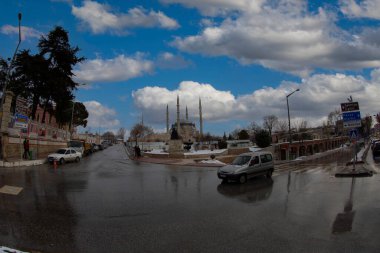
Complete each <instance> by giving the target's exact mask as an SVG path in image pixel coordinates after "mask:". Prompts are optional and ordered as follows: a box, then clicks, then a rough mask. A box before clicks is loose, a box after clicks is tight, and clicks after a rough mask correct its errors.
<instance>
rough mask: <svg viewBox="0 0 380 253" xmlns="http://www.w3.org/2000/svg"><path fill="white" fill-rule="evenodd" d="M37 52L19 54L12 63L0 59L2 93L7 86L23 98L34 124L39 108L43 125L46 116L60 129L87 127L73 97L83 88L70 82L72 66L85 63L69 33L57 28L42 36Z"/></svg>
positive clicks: (83, 110) (80, 105) (84, 112)
mask: <svg viewBox="0 0 380 253" xmlns="http://www.w3.org/2000/svg"><path fill="white" fill-rule="evenodd" d="M37 48H38V52H37V53H36V54H33V53H32V52H31V51H30V50H29V49H24V50H21V51H20V52H18V53H17V54H16V57H15V60H14V61H13V62H9V61H7V60H5V59H4V58H1V57H0V88H1V89H2V90H3V88H4V85H5V84H6V83H7V84H8V85H7V90H10V91H12V92H14V94H16V95H17V96H21V97H23V98H25V99H26V100H27V103H28V106H29V108H30V113H29V115H28V116H29V117H30V118H31V119H33V120H35V119H36V112H37V108H38V107H41V108H43V117H42V120H41V122H42V123H45V122H47V119H46V112H48V113H49V114H50V115H54V116H55V118H56V122H57V123H58V125H59V127H62V126H63V125H66V124H68V123H71V124H73V125H74V126H79V125H81V126H83V127H86V125H87V118H88V112H87V110H86V107H85V106H84V104H83V103H80V102H75V96H74V91H75V90H76V89H77V88H78V87H79V86H80V85H84V84H80V83H77V82H75V81H74V80H73V77H74V74H73V68H74V66H75V65H76V64H78V63H80V62H82V61H84V60H85V58H84V57H80V56H78V53H79V51H80V50H79V48H78V47H77V46H71V45H70V41H69V35H68V32H67V31H66V30H64V29H63V28H62V27H60V26H57V27H55V28H54V29H53V30H52V31H50V32H49V33H48V34H47V35H46V36H44V35H42V36H41V37H40V39H39V42H38V45H37ZM15 101H16V99H14V101H13V104H12V107H13V108H14V107H15Z"/></svg>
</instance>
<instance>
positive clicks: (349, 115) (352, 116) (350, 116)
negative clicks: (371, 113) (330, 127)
mask: <svg viewBox="0 0 380 253" xmlns="http://www.w3.org/2000/svg"><path fill="white" fill-rule="evenodd" d="M360 119H361V117H360V111H354V112H344V113H343V121H355V120H360Z"/></svg>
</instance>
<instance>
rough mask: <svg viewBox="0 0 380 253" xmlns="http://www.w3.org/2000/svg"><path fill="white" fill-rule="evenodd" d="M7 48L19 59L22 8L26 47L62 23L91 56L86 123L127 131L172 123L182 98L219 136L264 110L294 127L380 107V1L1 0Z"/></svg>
mask: <svg viewBox="0 0 380 253" xmlns="http://www.w3.org/2000/svg"><path fill="white" fill-rule="evenodd" d="M1 5H2V6H1V15H0V56H1V57H3V58H8V57H11V56H12V54H13V51H14V49H15V47H16V44H17V36H18V34H17V29H16V28H17V13H18V12H21V13H22V14H23V17H22V26H23V32H22V34H23V41H22V44H21V49H31V50H32V51H35V50H36V45H37V43H38V38H39V37H40V36H41V35H44V34H47V33H48V32H49V31H50V30H52V29H53V28H54V26H57V25H59V26H62V27H63V28H64V29H66V30H67V31H68V32H69V35H70V40H71V44H72V45H77V46H78V47H79V48H80V49H81V51H80V55H81V56H84V57H86V61H85V62H84V63H82V64H81V65H78V66H76V68H75V74H76V80H77V81H78V82H81V83H86V85H85V86H83V87H82V88H80V89H79V90H78V91H76V93H75V95H76V98H77V100H78V101H81V102H83V103H85V105H86V107H87V109H88V111H89V112H90V118H89V126H88V128H87V129H86V130H90V131H93V132H95V131H99V130H100V131H101V132H104V131H106V130H114V131H115V130H117V129H119V128H120V127H125V128H127V129H131V127H132V126H133V125H134V124H135V123H137V122H138V121H140V119H141V114H142V113H143V114H144V122H145V123H146V124H148V125H150V126H152V127H153V128H154V129H155V130H157V131H163V130H164V129H165V125H166V123H165V122H166V119H165V111H166V104H169V108H170V119H171V121H173V120H174V114H175V102H176V96H177V95H179V96H180V102H181V115H182V116H183V117H184V114H185V106H188V108H189V114H190V118H191V119H192V120H193V121H194V122H196V123H198V118H199V115H198V98H199V97H201V99H202V104H203V116H204V121H205V126H204V131H205V132H211V133H212V134H219V135H222V134H223V132H226V133H229V132H231V131H233V130H234V129H236V128H242V127H246V126H248V125H249V124H250V123H251V122H253V121H255V122H257V123H258V124H261V123H262V119H263V117H264V116H265V115H269V114H274V115H276V116H277V117H278V118H279V119H280V120H286V119H287V111H286V95H287V94H289V93H290V92H292V91H293V90H295V89H297V88H300V91H299V92H297V93H295V94H294V95H292V96H291V97H290V101H289V104H290V108H291V116H292V122H293V124H294V126H296V125H297V124H298V123H300V122H301V121H303V120H306V121H307V122H308V125H309V126H318V125H320V124H322V123H323V122H324V121H326V117H327V115H328V113H329V112H331V111H333V110H335V109H337V108H339V104H340V103H341V102H345V101H346V98H347V97H348V96H350V95H352V96H353V97H354V100H357V101H359V103H360V107H361V111H362V115H365V114H374V113H377V112H378V111H379V103H378V98H379V95H380V83H379V82H380V70H379V69H378V68H379V67H380V35H379V34H380V33H379V27H380V26H379V25H380V22H379V20H380V0H362V1H355V0H340V1H302V0H274V1H273V0H270V1H269V0H256V1H251V0H234V1H230V0H157V1H154V0H151V1H132V0H129V1H112V0H109V1H100V0H98V1H77V0H73V1H69V0H67V1H66V0H50V1H49V0H36V1H26V0H25V1H3V2H2V4H1Z"/></svg>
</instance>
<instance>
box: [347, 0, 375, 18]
mask: <svg viewBox="0 0 380 253" xmlns="http://www.w3.org/2000/svg"><path fill="white" fill-rule="evenodd" d="M340 5H341V11H342V12H343V13H344V14H345V15H347V16H349V17H351V18H373V19H380V0H361V1H356V0H340Z"/></svg>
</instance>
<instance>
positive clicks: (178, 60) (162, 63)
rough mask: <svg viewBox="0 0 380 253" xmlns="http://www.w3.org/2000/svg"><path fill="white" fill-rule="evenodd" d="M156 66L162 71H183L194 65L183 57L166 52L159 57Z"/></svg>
mask: <svg viewBox="0 0 380 253" xmlns="http://www.w3.org/2000/svg"><path fill="white" fill-rule="evenodd" d="M155 64H156V66H157V67H158V68H161V69H183V68H186V67H188V66H190V65H191V64H192V63H191V61H188V60H186V59H185V58H183V56H181V55H175V54H172V53H169V52H164V53H161V54H159V55H158V57H157V61H156V63H155Z"/></svg>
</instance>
